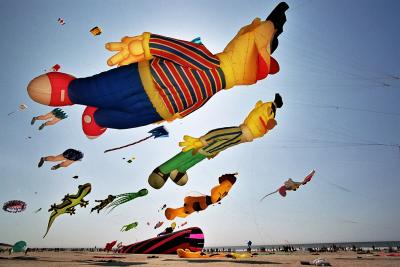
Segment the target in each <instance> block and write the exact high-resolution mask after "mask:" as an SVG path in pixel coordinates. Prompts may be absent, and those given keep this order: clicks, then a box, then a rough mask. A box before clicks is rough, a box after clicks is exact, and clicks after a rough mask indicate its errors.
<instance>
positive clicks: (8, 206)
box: [3, 200, 27, 213]
mask: <svg viewBox="0 0 400 267" xmlns="http://www.w3.org/2000/svg"><path fill="white" fill-rule="evenodd" d="M26 206H27V205H26V203H25V202H23V201H21V200H10V201H7V202H6V203H4V204H3V210H4V211H7V212H10V213H18V212H22V211H24V210H25V209H26Z"/></svg>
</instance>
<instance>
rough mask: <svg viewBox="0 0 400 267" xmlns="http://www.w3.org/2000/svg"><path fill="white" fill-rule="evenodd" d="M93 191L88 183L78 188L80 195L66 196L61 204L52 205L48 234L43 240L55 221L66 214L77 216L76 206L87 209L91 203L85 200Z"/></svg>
mask: <svg viewBox="0 0 400 267" xmlns="http://www.w3.org/2000/svg"><path fill="white" fill-rule="evenodd" d="M91 190H92V186H91V184H89V183H87V184H84V185H79V186H78V193H76V194H75V195H69V194H67V195H65V197H64V198H63V199H62V203H61V204H58V205H57V204H55V203H54V204H53V205H51V207H50V209H49V212H50V211H51V212H52V213H51V215H50V218H49V223H48V225H47V230H46V233H45V234H44V236H43V238H45V237H46V235H47V233H48V232H49V230H50V227H51V225H52V224H53V222H54V220H55V219H56V218H57V217H58V216H60V215H62V214H64V213H69V214H70V215H73V214H75V206H77V205H80V206H81V207H86V206H87V205H88V204H89V201H85V200H84V199H83V198H84V197H85V196H86V195H88V194H89V193H90V191H91Z"/></svg>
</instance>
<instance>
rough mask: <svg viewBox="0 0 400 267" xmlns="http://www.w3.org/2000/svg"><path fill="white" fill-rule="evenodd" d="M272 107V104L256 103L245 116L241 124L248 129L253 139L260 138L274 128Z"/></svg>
mask: <svg viewBox="0 0 400 267" xmlns="http://www.w3.org/2000/svg"><path fill="white" fill-rule="evenodd" d="M272 105H273V103H272V102H266V103H263V102H262V101H258V102H257V103H256V106H255V107H254V109H253V110H252V111H251V112H250V113H249V115H247V117H246V119H245V121H244V123H243V124H244V125H246V126H247V127H248V128H249V130H250V132H251V134H252V135H253V138H258V137H262V136H263V135H264V134H266V133H267V132H268V131H269V130H271V129H273V128H274V127H275V125H276V121H275V119H274V117H275V113H274V112H273V111H272Z"/></svg>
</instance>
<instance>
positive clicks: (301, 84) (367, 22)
mask: <svg viewBox="0 0 400 267" xmlns="http://www.w3.org/2000/svg"><path fill="white" fill-rule="evenodd" d="M287 2H288V4H289V6H290V10H289V11H288V12H287V23H286V25H285V27H284V32H283V34H282V35H281V36H280V43H279V47H278V49H277V51H276V52H275V53H274V57H275V58H276V59H277V60H278V62H279V63H280V66H281V71H280V72H279V73H278V74H277V75H274V76H270V77H268V78H267V79H265V80H263V81H260V82H258V83H257V84H255V85H252V86H240V87H235V88H233V89H231V90H229V91H224V92H221V93H219V94H218V95H216V96H215V97H213V98H212V99H211V100H210V101H209V102H208V103H207V104H206V105H205V106H204V107H202V108H201V109H200V110H198V111H196V112H195V113H193V114H191V115H190V116H188V117H187V118H185V119H184V120H179V121H175V122H173V123H167V124H165V126H166V127H167V128H168V130H169V131H170V137H169V138H164V139H156V140H151V141H147V142H146V143H142V144H139V145H137V146H134V147H131V148H128V149H125V150H120V151H118V152H113V153H108V154H104V153H103V151H104V150H105V149H107V148H111V147H115V146H119V145H123V144H126V143H129V142H132V141H135V140H138V139H140V138H143V137H145V136H147V132H148V131H149V130H150V129H152V128H154V127H156V126H157V125H148V126H145V127H140V128H135V129H129V130H123V131H121V130H108V131H107V132H106V134H104V136H102V137H101V138H99V139H96V140H88V139H87V138H86V137H85V136H84V134H83V132H82V130H81V123H80V119H81V114H82V111H83V109H84V107H83V106H72V107H66V108H65V110H66V111H67V113H68V115H69V118H68V119H67V120H64V121H62V122H60V123H59V124H57V125H55V126H53V127H47V128H45V129H44V130H43V131H38V130H37V127H38V126H37V125H35V126H31V125H30V123H29V122H30V120H31V118H32V117H33V116H35V115H38V114H43V113H46V112H48V111H50V110H51V108H49V107H46V106H42V105H40V104H37V103H34V102H33V101H31V100H30V99H29V97H28V95H27V92H26V87H27V84H28V83H29V81H30V80H31V79H32V78H34V77H36V76H38V75H41V74H42V73H44V71H45V69H49V68H50V67H51V66H53V65H54V64H60V65H61V71H62V72H66V73H70V74H72V75H74V76H76V77H86V76H90V75H93V74H96V73H99V72H102V71H105V70H107V69H109V67H108V66H107V65H106V60H107V58H109V57H110V56H111V55H112V54H111V53H110V52H108V51H107V50H105V48H104V44H105V43H106V42H111V41H118V40H119V39H120V38H121V37H123V36H125V35H129V36H134V35H138V34H141V33H142V32H144V31H149V32H152V33H157V34H161V35H165V36H170V37H175V38H179V39H183V40H192V39H194V38H195V37H198V36H200V37H201V39H202V41H203V43H204V44H205V45H206V46H207V48H208V49H209V50H210V51H212V52H214V53H218V52H220V51H222V50H223V48H224V47H225V45H226V44H227V43H228V42H229V41H230V40H231V38H232V37H233V36H234V35H235V34H236V32H237V31H238V30H239V29H240V27H242V26H243V25H245V24H248V23H249V22H251V20H252V19H253V18H255V17H261V18H265V17H266V16H267V15H268V14H269V12H270V11H271V10H272V9H273V7H274V6H275V5H276V4H277V3H278V1H246V2H244V1H211V0H210V1H58V0H57V1H18V0H16V1H1V2H0V25H1V29H2V42H0V53H1V58H2V67H1V69H2V71H1V72H0V81H1V87H2V88H1V90H0V99H2V103H3V104H2V105H1V106H0V122H1V125H2V130H1V131H0V144H1V145H0V157H1V160H0V170H1V172H0V202H1V203H4V202H6V201H8V200H11V199H20V200H23V201H25V202H27V203H28V207H27V209H26V211H25V212H23V213H19V214H9V213H5V212H0V242H5V243H14V242H16V241H18V240H26V241H27V242H28V244H29V246H35V247H82V246H85V247H91V246H95V245H96V246H102V245H104V244H105V243H106V242H109V241H110V240H115V239H116V240H119V241H122V242H123V243H125V244H127V243H132V242H136V241H139V240H143V239H147V238H150V237H153V236H155V235H156V234H157V233H158V232H160V231H159V229H157V230H154V229H153V227H152V226H153V225H154V224H155V223H156V222H157V221H159V220H164V221H166V220H165V218H164V216H163V214H162V213H159V212H158V209H159V208H160V207H161V206H162V205H163V204H167V206H170V207H178V206H181V205H182V202H183V198H184V197H185V196H187V195H189V194H191V193H196V194H198V192H200V193H203V194H207V193H209V191H210V189H211V188H212V187H213V186H215V185H216V184H217V182H218V179H217V178H218V177H219V176H220V175H222V174H224V173H230V172H239V176H238V181H237V182H236V184H235V185H234V187H233V189H232V191H231V192H230V194H229V195H228V196H227V197H226V198H225V199H224V200H223V201H222V204H221V205H217V206H214V207H210V208H209V209H207V210H206V211H203V212H200V213H198V214H192V215H191V216H189V217H188V218H187V220H182V219H181V220H177V223H178V224H180V223H182V222H184V221H188V225H187V226H198V227H200V228H202V229H203V231H204V233H205V238H206V245H207V246H222V245H225V246H226V245H245V244H246V242H247V241H248V240H252V241H253V244H285V243H287V242H289V243H310V242H337V241H370V240H399V239H400V235H399V233H400V226H399V225H400V215H399V213H398V188H399V187H400V180H399V170H400V164H399V163H400V151H399V148H398V145H399V143H400V140H399V134H400V124H399V121H400V110H399V105H398V99H399V97H400V92H399V90H400V81H399V79H398V77H399V75H400V73H399V71H400V67H399V62H400V46H399V45H398V44H399V39H400V36H399V34H398V25H399V18H398V10H399V8H400V4H399V3H398V1H287ZM59 17H60V18H63V19H64V20H65V21H66V24H65V25H63V26H61V25H59V24H58V23H57V19H58V18H59ZM94 26H99V27H101V28H102V29H103V34H102V35H100V36H97V37H94V36H92V35H91V34H90V33H89V30H90V29H91V28H92V27H94ZM396 78H397V79H396ZM276 92H279V93H280V94H281V95H282V97H283V101H284V106H283V107H282V109H280V110H279V111H278V114H277V121H278V126H277V127H276V128H275V129H274V130H273V131H271V132H270V133H269V134H268V135H266V136H265V137H263V138H262V139H258V140H255V141H254V142H252V143H247V144H242V145H240V146H236V147H233V148H231V149H229V150H227V151H224V152H223V153H221V154H220V155H218V157H216V158H215V159H213V160H209V161H208V160H206V161H204V162H201V163H200V164H198V165H197V166H195V167H193V168H192V169H191V170H190V171H189V182H188V184H187V185H186V186H185V187H177V186H176V185H175V184H174V183H172V182H170V181H169V182H168V183H167V184H166V185H165V186H164V187H163V188H162V189H161V190H154V189H152V188H150V186H148V184H147V178H148V175H149V174H150V172H151V171H152V170H153V169H154V168H155V167H156V166H158V165H159V164H160V163H163V162H164V161H165V160H167V159H169V158H170V157H171V156H173V155H175V154H176V153H177V152H178V151H179V148H178V142H179V141H180V140H181V139H182V136H183V135H184V134H189V135H192V136H201V135H202V134H205V133H206V132H207V131H209V130H211V129H214V128H218V127H223V126H234V125H239V124H240V123H241V122H242V121H243V120H244V118H245V116H246V115H247V114H248V112H249V111H250V110H251V109H252V107H253V106H254V104H255V103H256V102H257V100H260V99H261V100H264V101H269V100H272V99H273V96H274V94H275V93H276ZM20 103H26V104H27V105H28V106H29V108H28V109H27V110H26V111H24V112H17V113H15V114H13V115H12V116H7V114H8V113H9V112H11V111H13V110H15V109H16V108H17V107H18V105H19V104H20ZM211 115H212V119H210V118H211ZM28 136H30V137H31V139H29V138H28ZM69 147H72V148H77V149H80V150H82V151H83V152H84V153H85V158H84V160H83V161H82V162H79V163H76V164H73V165H72V166H70V167H69V168H67V169H63V170H58V171H50V166H51V165H49V164H45V166H44V167H42V168H40V169H38V168H37V162H38V160H39V158H40V157H41V156H44V155H50V154H58V153H61V152H62V151H64V150H65V149H67V148H69ZM131 156H135V157H136V160H135V161H134V162H133V163H132V164H128V163H126V162H125V161H124V160H122V158H123V157H125V158H128V157H131ZM311 169H315V170H316V176H315V179H314V180H313V181H312V182H311V183H309V184H307V186H305V187H303V188H301V189H300V190H299V191H297V192H289V193H288V195H287V197H286V198H282V197H280V196H279V195H273V196H271V197H269V198H268V199H266V200H265V201H263V202H261V203H260V202H259V199H260V198H261V197H262V196H263V195H264V194H266V193H268V192H270V191H273V190H275V189H276V188H278V187H279V186H280V185H281V184H282V182H283V181H284V180H286V179H287V178H289V177H291V178H293V179H294V180H300V179H302V177H303V176H304V175H305V174H307V173H308V172H309V171H310V170H311ZM74 175H79V179H77V180H74V179H72V176H74ZM86 182H90V183H91V184H92V192H91V193H90V195H88V200H89V202H90V204H89V207H88V208H86V209H83V208H77V211H76V215H74V216H69V215H64V216H60V217H59V218H58V219H57V220H56V221H55V222H54V224H53V226H52V228H51V229H50V231H49V234H48V235H47V237H46V238H45V239H42V236H43V234H44V232H45V230H46V226H47V221H48V218H49V214H50V213H48V212H47V209H48V208H49V207H50V205H51V204H53V203H59V202H60V199H61V198H62V197H63V196H64V195H65V194H66V193H70V194H72V193H75V192H76V191H77V186H78V185H79V184H83V183H86ZM141 188H148V189H149V195H148V196H146V197H144V198H141V199H136V200H134V201H132V202H131V203H128V204H126V205H123V206H120V207H118V208H116V209H115V210H114V211H113V212H111V213H110V214H106V213H103V214H90V212H89V211H90V208H91V207H92V206H93V203H94V200H95V199H102V198H105V197H106V196H107V195H108V194H119V193H125V192H134V191H137V190H139V189H141ZM343 188H345V189H346V190H344V189H343ZM349 191H350V192H349ZM35 192H37V193H35ZM38 208H42V211H41V212H39V213H37V214H35V213H34V211H35V210H37V209H38ZM133 221H138V222H139V227H138V228H137V229H136V230H131V231H129V232H124V233H122V232H120V231H119V230H120V228H121V227H122V226H123V225H124V224H127V223H130V222H133ZM146 222H150V223H151V224H152V226H151V227H148V226H147V225H146ZM166 223H168V222H167V221H166Z"/></svg>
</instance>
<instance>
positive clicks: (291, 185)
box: [260, 170, 315, 201]
mask: <svg viewBox="0 0 400 267" xmlns="http://www.w3.org/2000/svg"><path fill="white" fill-rule="evenodd" d="M314 174H315V170H312V171H311V172H310V173H309V174H308V175H307V176H306V177H304V179H303V181H302V182H294V181H293V180H292V179H291V178H289V179H288V180H287V181H286V182H285V183H284V185H282V186H281V187H279V188H278V189H277V190H275V191H274V192H271V193H269V194H267V195H265V196H263V198H261V199H260V201H263V200H264V199H265V198H266V197H268V196H270V195H273V194H275V193H277V192H279V194H280V195H281V196H283V197H285V196H286V191H296V190H297V189H298V188H299V187H300V186H301V185H305V184H307V183H308V182H309V181H311V179H312V178H313V176H314Z"/></svg>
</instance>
